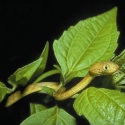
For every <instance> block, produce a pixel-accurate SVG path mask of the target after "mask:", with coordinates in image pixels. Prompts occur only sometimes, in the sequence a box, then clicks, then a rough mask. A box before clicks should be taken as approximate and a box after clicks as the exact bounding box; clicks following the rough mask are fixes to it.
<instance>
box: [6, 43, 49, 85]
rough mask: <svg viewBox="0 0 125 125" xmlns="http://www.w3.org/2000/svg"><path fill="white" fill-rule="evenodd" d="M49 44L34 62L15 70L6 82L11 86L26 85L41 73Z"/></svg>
mask: <svg viewBox="0 0 125 125" xmlns="http://www.w3.org/2000/svg"><path fill="white" fill-rule="evenodd" d="M48 50H49V43H48V42H47V43H46V45H45V48H44V50H43V52H42V54H41V56H40V57H39V59H37V60H36V61H34V62H32V63H30V64H28V65H26V66H24V67H21V68H19V69H17V70H16V71H15V72H14V73H13V75H11V76H10V77H9V78H8V82H9V83H10V84H11V85H12V86H14V87H15V86H17V85H23V86H24V85H26V84H27V83H28V82H29V81H30V80H31V79H34V78H36V77H38V76H39V75H40V74H42V73H43V71H44V69H45V66H46V61H47V58H48Z"/></svg>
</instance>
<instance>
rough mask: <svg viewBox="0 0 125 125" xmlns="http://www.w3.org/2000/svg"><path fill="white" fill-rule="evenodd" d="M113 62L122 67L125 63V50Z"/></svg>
mask: <svg viewBox="0 0 125 125" xmlns="http://www.w3.org/2000/svg"><path fill="white" fill-rule="evenodd" d="M112 61H114V62H115V63H117V64H119V65H120V66H122V65H123V64H124V63H125V50H123V51H122V52H121V53H120V54H119V55H118V56H115V58H114V59H113V60H112Z"/></svg>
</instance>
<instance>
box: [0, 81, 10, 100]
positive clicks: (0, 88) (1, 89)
mask: <svg viewBox="0 0 125 125" xmlns="http://www.w3.org/2000/svg"><path fill="white" fill-rule="evenodd" d="M8 91H9V89H8V88H7V87H6V86H5V84H4V83H2V82H0V102H1V101H2V100H3V99H4V97H5V96H6V94H7V93H8Z"/></svg>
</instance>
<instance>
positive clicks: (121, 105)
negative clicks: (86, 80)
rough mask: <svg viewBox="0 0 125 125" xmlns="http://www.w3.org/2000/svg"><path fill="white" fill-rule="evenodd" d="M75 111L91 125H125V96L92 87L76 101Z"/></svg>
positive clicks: (115, 91) (113, 91) (114, 91)
mask: <svg viewBox="0 0 125 125" xmlns="http://www.w3.org/2000/svg"><path fill="white" fill-rule="evenodd" d="M74 109H75V111H76V112H77V114H78V115H80V116H81V115H83V116H85V117H86V118H87V119H88V121H89V122H90V124H91V125H125V94H123V93H121V92H119V91H117V90H109V89H104V88H101V89H99V88H94V87H90V88H88V89H86V90H84V91H83V92H82V93H81V94H80V95H79V96H78V97H77V99H76V100H75V102H74Z"/></svg>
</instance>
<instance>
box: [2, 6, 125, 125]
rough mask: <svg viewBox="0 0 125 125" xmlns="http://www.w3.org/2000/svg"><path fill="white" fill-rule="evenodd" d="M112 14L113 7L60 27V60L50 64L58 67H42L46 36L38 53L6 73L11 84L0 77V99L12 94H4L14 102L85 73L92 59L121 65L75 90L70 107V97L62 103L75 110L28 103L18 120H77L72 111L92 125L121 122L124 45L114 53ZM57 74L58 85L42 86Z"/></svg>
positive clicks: (54, 123) (46, 124) (72, 124)
mask: <svg viewBox="0 0 125 125" xmlns="http://www.w3.org/2000/svg"><path fill="white" fill-rule="evenodd" d="M116 17H117V8H116V7H115V8H113V9H111V10H109V11H107V12H105V13H103V14H100V15H98V16H95V17H91V18H88V19H86V20H82V21H79V22H78V23H77V24H76V25H75V26H71V27H69V29H67V30H66V31H64V32H63V34H62V36H61V37H60V38H59V39H58V40H55V41H54V43H53V50H54V54H55V57H56V59H57V62H58V65H54V67H55V68H56V69H55V68H54V69H52V70H50V71H47V72H45V68H46V64H47V59H48V53H49V43H48V42H47V43H46V45H45V47H44V50H43V52H42V54H41V55H40V57H39V58H38V59H36V60H35V61H33V62H32V63H30V64H28V65H26V66H23V67H22V68H19V69H17V70H16V71H15V72H14V73H13V74H12V75H11V76H10V77H9V78H8V83H9V84H10V85H12V88H8V87H6V86H5V84H4V83H2V82H0V102H1V101H2V100H3V99H4V98H5V97H6V95H7V94H10V96H11V98H8V100H9V101H10V102H12V104H13V103H14V102H13V100H19V98H23V97H24V96H26V95H28V94H26V93H29V94H31V93H33V92H39V93H46V95H51V96H53V94H54V93H55V92H56V91H58V89H59V88H60V87H62V85H64V86H65V84H70V83H71V82H70V81H71V80H73V79H74V78H75V77H84V76H85V75H86V74H87V73H88V70H89V67H90V66H91V65H92V64H93V63H96V62H101V61H110V60H111V61H113V62H115V63H117V64H118V65H119V66H120V69H119V70H118V71H117V72H116V73H114V74H113V75H111V76H105V77H102V78H100V79H101V80H98V79H97V80H95V81H94V82H95V83H98V82H100V83H101V84H102V86H101V88H97V86H96V84H94V85H95V86H94V87H88V88H86V89H85V90H83V91H82V92H81V93H80V94H78V95H77V96H74V97H75V99H73V100H75V101H74V102H73V107H72V106H71V103H70V104H65V106H63V107H65V108H67V107H69V105H70V108H74V110H75V112H76V114H75V115H74V114H73V116H72V115H71V114H72V113H68V110H67V112H66V111H65V110H64V109H62V108H59V106H58V107H57V106H54V107H51V108H48V106H47V105H45V106H44V105H43V104H35V103H31V104H30V116H29V117H28V118H26V119H25V120H24V121H22V123H21V125H41V124H42V125H76V124H77V122H76V119H75V117H81V116H82V117H83V116H84V117H85V118H86V119H87V120H88V122H89V123H90V124H91V125H100V124H101V125H111V124H116V125H117V124H120V125H122V124H125V120H124V117H125V101H124V98H125V93H124V90H125V60H124V58H125V50H123V51H122V52H121V54H119V55H117V56H115V50H116V48H117V46H118V44H117V40H118V36H119V32H118V31H117V24H116ZM55 74H59V75H60V81H59V82H58V85H57V84H55V83H54V82H50V83H47V82H45V83H44V84H45V85H46V86H43V83H41V82H44V80H45V78H47V77H50V76H52V75H55ZM57 77H58V76H57ZM31 83H32V84H31ZM37 83H39V84H37ZM62 83H63V84H62ZM28 84H30V85H29V86H28ZM19 86H23V87H25V86H26V89H25V90H24V93H23V92H20V91H19V93H20V95H19V94H18V97H15V98H12V97H13V95H14V94H12V92H14V91H15V89H17V88H18V87H19ZM27 86H28V87H27ZM111 86H112V88H111ZM37 87H39V88H37ZM112 89H113V90H112ZM62 91H63V89H62ZM11 94H12V95H11ZM15 96H16V94H15ZM46 98H47V97H46ZM47 100H49V99H48V98H47ZM15 102H16V101H15ZM62 103H63V102H62ZM8 104H10V103H8ZM76 115H77V116H76ZM83 120H84V119H83Z"/></svg>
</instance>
